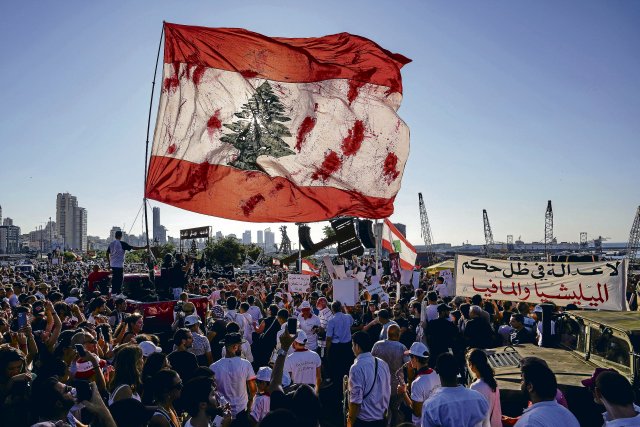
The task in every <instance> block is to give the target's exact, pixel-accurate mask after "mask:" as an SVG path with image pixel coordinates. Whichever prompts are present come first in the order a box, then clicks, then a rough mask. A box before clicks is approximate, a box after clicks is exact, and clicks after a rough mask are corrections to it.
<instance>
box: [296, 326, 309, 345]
mask: <svg viewBox="0 0 640 427" xmlns="http://www.w3.org/2000/svg"><path fill="white" fill-rule="evenodd" d="M295 341H296V342H297V343H298V344H303V345H304V344H306V343H307V334H306V333H305V332H304V331H303V330H302V329H298V335H296V340H295Z"/></svg>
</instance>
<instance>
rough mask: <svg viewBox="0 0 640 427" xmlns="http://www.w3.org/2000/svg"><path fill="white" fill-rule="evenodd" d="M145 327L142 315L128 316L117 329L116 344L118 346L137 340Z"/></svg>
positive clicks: (115, 333)
mask: <svg viewBox="0 0 640 427" xmlns="http://www.w3.org/2000/svg"><path fill="white" fill-rule="evenodd" d="M143 325H144V319H143V317H142V315H141V314H138V313H134V314H132V315H130V316H127V318H126V319H124V321H123V322H122V323H120V325H118V327H117V328H116V330H115V332H114V335H115V337H116V338H115V342H116V344H125V343H128V342H130V341H131V339H132V338H135V337H136V336H137V335H138V334H141V333H142V327H143Z"/></svg>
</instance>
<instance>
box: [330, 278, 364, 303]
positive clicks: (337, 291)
mask: <svg viewBox="0 0 640 427" xmlns="http://www.w3.org/2000/svg"><path fill="white" fill-rule="evenodd" d="M333 300H334V301H340V302H341V303H342V304H343V305H347V306H354V305H355V304H356V302H357V301H358V281H357V280H356V279H336V280H334V281H333Z"/></svg>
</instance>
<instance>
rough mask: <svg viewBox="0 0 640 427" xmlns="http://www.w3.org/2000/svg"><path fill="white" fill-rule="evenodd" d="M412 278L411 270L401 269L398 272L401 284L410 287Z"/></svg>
mask: <svg viewBox="0 0 640 427" xmlns="http://www.w3.org/2000/svg"><path fill="white" fill-rule="evenodd" d="M412 278H413V271H412V270H405V269H402V270H401V271H400V283H401V284H403V285H410V284H411V279H412Z"/></svg>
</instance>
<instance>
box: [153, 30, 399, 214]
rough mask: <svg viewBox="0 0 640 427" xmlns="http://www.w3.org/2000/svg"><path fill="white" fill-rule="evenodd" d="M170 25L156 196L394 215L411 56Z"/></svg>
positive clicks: (212, 206)
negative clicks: (404, 73) (405, 75)
mask: <svg viewBox="0 0 640 427" xmlns="http://www.w3.org/2000/svg"><path fill="white" fill-rule="evenodd" d="M164 28H165V48H164V67H163V82H162V94H161V97H160V104H159V110H158V116H157V120H156V127H155V134H154V139H153V148H152V155H151V159H150V164H149V169H148V177H147V182H146V189H145V194H146V196H147V197H148V198H150V199H154V200H157V201H160V202H164V203H167V204H170V205H173V206H177V207H179V208H182V209H187V210H190V211H194V212H200V213H203V214H207V215H213V216H218V217H224V218H230V219H236V220H242V221H250V222H307V221H320V220H324V219H328V218H333V217H336V216H345V215H351V216H358V217H366V218H383V217H387V216H389V215H391V213H392V212H393V201H394V199H395V196H396V193H397V192H398V190H399V189H400V182H401V178H402V173H403V170H404V166H405V163H406V160H407V157H408V155H409V129H408V127H407V126H406V124H405V123H404V122H403V121H402V120H401V119H400V117H399V116H398V115H397V114H396V111H397V110H398V108H399V107H400V102H401V100H402V79H401V75H400V68H401V67H402V66H403V65H405V64H407V63H408V62H410V60H409V59H407V58H405V57H404V56H402V55H399V54H395V53H391V52H389V51H387V50H385V49H383V48H381V47H380V46H378V45H377V44H376V43H374V42H372V41H371V40H367V39H365V38H363V37H359V36H355V35H351V34H347V33H341V34H336V35H330V36H324V37H319V38H270V37H266V36H263V35H260V34H256V33H252V32H250V31H247V30H243V29H232V28H204V27H191V26H185V25H176V24H165V27H164Z"/></svg>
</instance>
